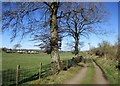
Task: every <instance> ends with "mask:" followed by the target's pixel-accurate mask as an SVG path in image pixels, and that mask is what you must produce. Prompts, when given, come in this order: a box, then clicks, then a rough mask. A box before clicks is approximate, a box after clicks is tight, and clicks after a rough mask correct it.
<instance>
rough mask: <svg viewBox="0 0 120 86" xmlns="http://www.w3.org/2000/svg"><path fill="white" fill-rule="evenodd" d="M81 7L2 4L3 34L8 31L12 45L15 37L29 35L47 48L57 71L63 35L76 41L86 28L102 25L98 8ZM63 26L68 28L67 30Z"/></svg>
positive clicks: (100, 12)
mask: <svg viewBox="0 0 120 86" xmlns="http://www.w3.org/2000/svg"><path fill="white" fill-rule="evenodd" d="M82 4H83V3H74V2H71V3H66V2H3V3H2V8H4V9H2V21H3V25H2V30H3V31H7V30H8V29H10V31H11V32H12V37H11V41H13V40H14V39H15V38H16V37H18V36H19V37H20V36H21V38H24V36H26V35H27V34H29V35H30V36H31V38H33V40H36V41H38V42H39V43H40V44H39V45H40V46H41V47H44V48H46V47H49V48H50V54H51V58H52V63H54V64H55V65H54V67H53V70H54V69H56V68H57V69H58V70H60V64H59V60H60V56H59V53H58V48H59V46H58V42H59V41H61V39H62V37H63V36H64V35H63V34H64V32H65V31H67V32H69V33H68V35H70V36H73V37H74V38H75V40H77V41H79V40H78V39H79V35H81V34H83V33H85V34H86V32H85V31H90V30H91V29H90V26H89V25H91V24H93V23H96V22H102V21H101V16H102V17H103V18H104V15H103V14H104V13H103V12H102V10H103V9H101V8H100V5H98V6H97V5H96V4H93V3H90V4H88V5H86V6H82ZM76 6H77V7H76ZM77 18H78V19H77ZM72 23H73V25H72ZM65 24H67V25H68V29H67V30H66V29H65V27H66V25H65ZM74 24H75V27H74ZM76 27H77V28H76ZM88 28H89V29H88ZM45 45H47V46H45ZM76 45H78V44H76ZM76 50H77V48H76Z"/></svg>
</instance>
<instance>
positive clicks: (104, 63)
mask: <svg viewBox="0 0 120 86" xmlns="http://www.w3.org/2000/svg"><path fill="white" fill-rule="evenodd" d="M94 59H95V61H96V62H97V63H98V65H99V66H100V67H101V68H102V69H103V71H104V73H105V75H106V77H107V78H108V80H109V82H110V83H111V84H118V81H119V80H118V79H119V77H118V76H119V74H118V72H119V70H118V69H116V65H117V64H118V63H117V61H116V60H110V59H107V60H106V59H104V58H94Z"/></svg>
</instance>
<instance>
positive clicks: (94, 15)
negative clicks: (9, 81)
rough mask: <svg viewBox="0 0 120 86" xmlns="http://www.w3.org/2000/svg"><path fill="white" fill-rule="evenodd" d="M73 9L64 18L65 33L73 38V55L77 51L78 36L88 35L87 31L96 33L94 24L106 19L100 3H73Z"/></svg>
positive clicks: (105, 13)
mask: <svg viewBox="0 0 120 86" xmlns="http://www.w3.org/2000/svg"><path fill="white" fill-rule="evenodd" d="M70 8H72V9H74V10H73V11H72V12H71V13H69V14H67V15H66V16H65V18H64V20H66V21H65V22H66V27H67V28H66V29H65V30H66V33H67V35H68V36H71V37H73V39H74V41H75V42H74V52H75V55H77V54H78V53H79V49H78V48H79V44H80V37H81V36H84V37H86V38H88V37H89V33H97V32H98V31H97V30H96V29H94V25H97V24H99V23H102V22H104V21H105V19H107V17H106V16H108V15H107V12H106V11H105V9H104V8H103V5H102V4H101V3H74V4H72V5H71V7H70Z"/></svg>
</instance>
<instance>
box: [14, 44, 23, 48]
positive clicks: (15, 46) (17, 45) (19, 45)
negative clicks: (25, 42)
mask: <svg viewBox="0 0 120 86" xmlns="http://www.w3.org/2000/svg"><path fill="white" fill-rule="evenodd" d="M21 47H22V45H21V44H15V45H14V46H13V48H14V49H17V48H21Z"/></svg>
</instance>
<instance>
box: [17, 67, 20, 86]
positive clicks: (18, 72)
mask: <svg viewBox="0 0 120 86" xmlns="http://www.w3.org/2000/svg"><path fill="white" fill-rule="evenodd" d="M19 75H20V65H17V69H16V86H18V84H19Z"/></svg>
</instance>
